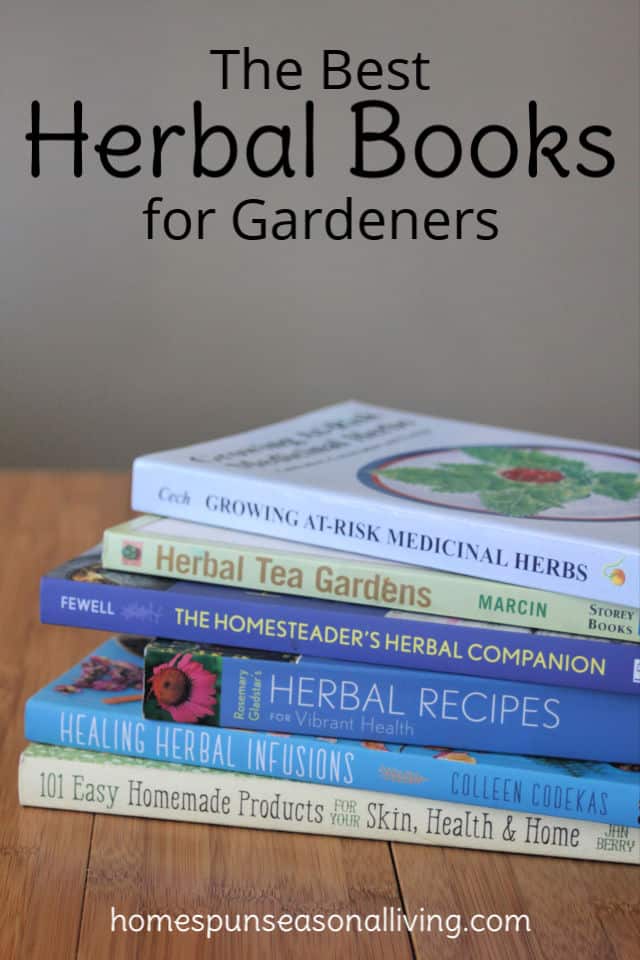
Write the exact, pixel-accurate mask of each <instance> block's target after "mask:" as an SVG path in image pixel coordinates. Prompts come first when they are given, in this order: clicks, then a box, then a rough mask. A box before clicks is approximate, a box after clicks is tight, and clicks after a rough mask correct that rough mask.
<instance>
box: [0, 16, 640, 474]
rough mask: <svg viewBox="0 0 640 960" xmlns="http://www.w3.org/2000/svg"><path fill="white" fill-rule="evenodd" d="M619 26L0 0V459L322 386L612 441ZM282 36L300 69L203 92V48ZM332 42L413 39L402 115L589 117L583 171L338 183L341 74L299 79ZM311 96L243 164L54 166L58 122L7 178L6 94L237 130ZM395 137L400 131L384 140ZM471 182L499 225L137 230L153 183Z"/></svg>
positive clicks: (426, 189)
mask: <svg viewBox="0 0 640 960" xmlns="http://www.w3.org/2000/svg"><path fill="white" fill-rule="evenodd" d="M637 41H638V24H637V3H636V0H612V2H610V3H603V2H602V0H557V2H554V0H530V2H528V3H523V2H517V0H484V2H482V3H478V2H475V0H469V2H461V0H438V2H433V0H422V2H418V0H415V2H410V0H355V2H345V0H339V2H337V0H330V2H326V0H323V2H321V3H315V4H311V3H304V2H303V3H300V2H299V0H260V2H258V0H255V2H248V0H224V2H217V3H216V2H214V0H181V2H180V3H177V2H173V3H170V2H167V0H153V2H150V0H148V2H145V0H136V2H134V3H131V2H130V0H126V2H125V0H110V2H109V3H104V2H100V3H96V2H94V0H56V3H51V2H50V0H3V2H2V7H1V11H0V119H1V131H2V133H1V139H0V155H1V157H2V163H1V165H0V204H1V216H0V337H1V354H0V367H1V370H0V373H1V377H0V390H1V391H2V403H1V404H0V463H1V464H3V465H9V466H16V465H25V466H27V465H51V466H82V465H86V466H103V465H104V466H124V465H126V464H127V463H128V461H129V460H130V459H131V457H132V456H133V455H134V454H135V453H136V452H139V451H144V450H150V449H157V448H159V447H164V446H167V445H175V444H179V443H187V442H190V441H194V440H197V439H204V438H208V437H210V436H213V435H216V434H219V433H223V432H227V431H235V430H239V429H243V428H248V427H250V426H254V425H257V424H259V423H261V422H264V421H266V420H269V419H272V418H279V417H283V416H287V415H289V414H291V413H294V412H298V411H302V410H304V409H307V408H310V407H313V406H315V405H318V404H323V403H327V402H331V401H333V400H335V399H338V398H345V397H348V396H357V397H360V398H362V399H368V400H372V401H375V402H378V403H383V404H384V403H388V404H390V405H395V406H399V407H406V408H410V409H411V408H412V409H415V410H419V411H423V412H430V413H434V414H441V415H446V416H454V417H460V418H465V419H476V420H479V421H483V422H494V423H498V424H503V425H507V426H514V427H522V428H530V429H535V430H543V431H549V432H557V433H560V434H567V435H573V436H579V437H584V438H586V439H589V440H594V441H605V442H611V443H619V444H625V445H635V444H636V442H637V432H638V420H637V417H638V413H637V411H638V357H639V343H638V339H639V331H638V279H637V265H638V218H637V210H638V177H637V169H638V120H637V110H638V50H637ZM244 44H249V45H250V46H252V47H253V49H254V52H255V53H256V54H262V55H266V56H268V57H272V58H281V57H285V56H296V57H298V58H299V59H301V60H302V62H303V65H304V66H305V68H306V71H307V72H306V74H305V86H304V90H303V91H302V92H301V93H280V94H273V95H268V96H265V95H264V94H263V95H261V94H259V93H255V94H253V95H249V94H246V93H237V92H227V93H224V94H222V93H218V92H217V91H216V81H217V72H216V67H215V64H214V63H213V62H212V60H211V58H210V57H209V56H208V53H207V51H208V49H209V48H210V47H214V46H217V47H223V46H241V45H244ZM336 46H337V47H344V48H346V49H349V50H350V51H351V52H352V53H353V54H354V56H356V57H365V56H370V55H375V56H379V57H383V58H390V57H393V56H409V57H412V56H414V55H415V54H416V52H417V51H418V50H420V51H421V52H423V53H424V54H425V55H426V56H428V57H430V58H431V61H432V64H431V67H430V73H429V77H430V81H431V84H432V90H431V91H429V92H428V93H415V92H413V93H412V92H403V93H398V94H395V95H391V94H388V93H386V92H383V93H381V94H380V96H381V97H383V99H390V100H391V99H392V100H393V101H394V102H395V103H396V104H397V105H398V106H399V107H400V109H401V111H402V129H403V130H406V132H407V136H408V134H409V133H410V132H411V131H414V132H417V131H419V130H420V129H422V127H423V126H425V125H427V124H429V123H434V122H443V121H444V122H448V123H450V124H451V125H452V126H453V127H455V128H456V129H458V130H460V131H461V132H462V133H463V134H464V135H465V138H466V140H467V141H468V140H469V138H470V136H471V135H472V134H473V133H474V132H475V131H476V130H477V129H478V127H479V126H481V125H483V124H485V123H489V122H496V123H506V124H508V125H509V126H511V127H512V128H513V129H514V130H515V131H516V132H517V134H518V136H519V137H521V138H522V139H523V140H524V142H526V130H527V103H528V100H529V99H531V98H535V99H537V100H538V101H539V103H540V104H541V110H542V120H543V122H554V121H556V122H561V123H564V124H565V125H566V126H567V127H568V129H569V132H570V137H571V142H572V144H573V146H572V147H571V149H570V150H569V151H568V157H569V158H570V159H571V160H572V161H573V163H574V164H575V161H576V160H577V159H579V151H578V150H577V146H576V140H577V133H578V131H579V130H580V129H581V128H582V127H584V126H585V125H588V124H590V123H605V124H608V125H609V126H611V127H612V128H613V131H614V140H613V148H614V152H615V155H616V160H617V165H616V169H615V171H614V172H613V174H612V175H611V176H609V177H607V178H605V179H603V180H593V181H590V180H585V179H584V178H581V177H578V176H575V175H572V176H571V177H569V178H568V179H567V180H561V179H559V178H558V177H556V176H554V175H552V174H551V173H550V172H548V171H546V172H544V173H543V174H542V175H541V176H540V177H539V178H538V179H536V180H530V179H529V178H528V177H527V176H526V175H525V171H524V169H523V164H522V163H519V164H518V167H517V169H516V171H514V173H512V174H511V175H510V176H508V177H507V178H506V179H505V180H503V181H489V180H484V179H483V178H482V177H480V176H478V175H477V174H475V173H474V172H473V171H472V170H471V168H470V167H469V166H468V165H466V166H465V169H464V170H463V171H462V172H459V173H458V174H456V175H455V176H453V177H451V178H449V179H447V180H441V181H438V180H429V179H427V178H425V177H424V176H423V175H422V174H420V173H419V172H417V171H416V170H415V167H414V166H413V165H411V166H410V167H409V168H408V169H406V171H405V172H403V173H402V174H400V175H398V176H396V177H393V178H391V179H389V180H382V181H370V182H364V181H358V180H356V179H354V178H353V177H351V176H349V175H348V173H347V171H348V167H349V166H350V163H351V153H352V150H351V142H350V131H351V114H350V112H349V106H350V104H351V103H352V102H353V101H355V100H357V99H360V98H362V97H364V96H376V94H363V93H362V92H360V91H357V90H355V89H352V90H347V91H345V92H343V93H335V92H334V93H332V94H319V88H318V82H317V75H316V72H315V70H314V67H315V66H316V65H317V62H318V54H319V51H320V50H321V49H322V48H323V47H336ZM306 96H311V97H313V98H315V99H316V101H317V109H318V124H319V137H320V138H321V143H320V145H319V148H318V158H319V159H318V173H317V175H316V177H315V179H314V180H313V181H307V180H305V179H304V178H302V177H296V178H295V179H293V180H289V181H285V180H284V179H283V178H276V179H273V180H257V179H256V178H254V177H252V176H251V175H249V174H248V173H247V172H246V170H236V171H234V172H233V173H232V174H230V175H229V176H227V177H225V178H224V179H221V180H207V179H202V180H199V181H196V180H194V179H193V178H192V176H191V171H190V159H189V150H188V147H187V146H186V145H181V144H180V143H178V142H176V143H175V145H173V146H172V147H171V149H168V152H167V166H166V173H165V176H164V177H163V179H162V181H160V182H158V181H154V180H153V178H152V176H151V174H150V172H149V165H150V160H149V153H148V152H147V150H146V149H143V151H142V157H143V165H145V163H146V169H145V171H144V172H143V173H142V174H141V175H140V176H138V177H136V178H133V179H131V180H113V179H111V178H110V177H108V176H107V175H106V174H105V173H104V172H102V171H101V170H100V169H99V167H98V164H97V156H96V154H95V151H93V149H92V146H89V148H88V149H87V151H86V171H87V172H86V174H85V176H84V177H83V178H82V179H81V180H77V181H74V178H73V176H72V170H71V164H70V151H69V148H68V146H66V145H60V144H56V145H51V144H45V145H44V146H43V175H42V176H41V178H40V179H39V180H33V179H31V177H30V176H29V175H28V165H29V149H28V145H27V144H26V142H25V140H24V135H25V132H26V130H27V127H28V125H29V104H30V102H31V100H32V99H39V100H40V101H41V102H42V109H43V126H45V125H47V126H49V127H53V126H54V125H58V126H68V125H69V123H70V119H71V105H72V101H73V99H74V98H76V97H77V98H80V99H82V100H83V102H84V104H85V127H86V129H87V131H88V132H89V133H90V136H91V140H90V144H93V143H95V141H96V139H98V138H99V137H100V136H101V135H102V133H103V132H104V131H105V130H106V129H107V128H108V127H109V126H111V125H112V124H115V123H126V122H129V123H133V124H135V125H137V126H139V127H140V128H143V130H144V131H145V132H146V140H147V143H148V139H149V137H148V131H149V128H150V127H151V125H152V124H153V123H155V122H158V123H161V124H165V123H169V122H174V123H185V125H188V123H189V120H190V110H191V102H192V101H193V100H194V99H196V98H202V99H203V100H204V101H205V103H206V113H207V117H208V118H209V122H216V121H217V122H226V123H228V124H229V125H230V126H232V127H234V128H235V129H237V130H238V131H239V132H243V133H244V134H245V136H246V134H247V132H248V131H250V130H251V129H252V127H253V126H255V125H256V124H257V123H259V122H265V121H270V122H273V123H283V122H292V123H293V122H295V118H296V116H298V115H299V113H300V110H301V105H302V103H303V101H304V99H305V97H306ZM408 142H409V141H408ZM348 193H350V194H352V195H353V197H354V202H355V204H356V206H358V207H360V206H362V207H365V206H372V205H374V206H378V207H380V208H382V209H386V208H389V207H393V206H396V207H400V206H406V205H411V206H413V207H415V208H417V209H421V208H424V209H429V208H431V207H442V208H445V209H455V208H456V207H467V206H469V207H494V206H495V207H497V208H499V210H500V216H499V226H500V235H499V237H498V238H497V239H495V240H492V241H480V240H476V239H463V240H457V241H456V240H450V241H437V240H428V239H422V240H415V241H413V240H396V241H391V240H384V241H378V242H374V241H366V240H363V239H357V240H353V241H352V242H348V241H343V242H338V241H331V240H327V239H322V238H318V239H311V240H300V241H298V242H296V243H292V242H290V243H284V242H278V241H275V240H272V239H270V240H266V241H262V242H250V241H242V240H240V239H238V238H234V237H233V236H232V235H231V231H230V230H229V229H222V228H220V227H218V229H217V230H213V231H212V234H211V236H210V237H209V239H207V240H205V241H198V240H195V239H194V240H191V239H189V240H184V241H182V242H172V241H170V240H163V239H161V240H156V241H153V242H150V241H148V240H146V239H145V238H144V222H143V219H142V216H141V214H140V212H139V211H140V210H141V209H142V207H143V206H144V205H145V203H146V200H147V198H148V197H149V196H150V195H152V194H161V195H163V196H164V197H165V198H166V199H167V200H168V201H170V204H171V206H182V207H191V208H195V207H198V206H200V207H210V206H214V207H217V208H218V210H219V211H221V214H220V216H221V217H222V218H226V219H228V217H229V214H230V210H231V208H232V206H233V203H234V202H235V201H236V200H240V199H242V198H244V197H247V196H259V197H262V198H264V199H265V200H266V201H267V204H268V206H269V207H270V208H272V209H273V208H274V207H278V206H296V207H304V206H327V207H331V206H334V205H336V204H340V203H341V201H343V199H344V197H345V195H346V194H348Z"/></svg>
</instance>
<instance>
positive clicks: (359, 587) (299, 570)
mask: <svg viewBox="0 0 640 960" xmlns="http://www.w3.org/2000/svg"><path fill="white" fill-rule="evenodd" d="M132 546H133V548H134V549H135V550H136V552H137V555H136V557H135V561H134V562H132V560H131V559H130V558H129V556H128V550H129V549H131V547H132ZM102 560H103V564H104V566H105V567H107V568H109V569H112V570H123V571H125V572H126V571H128V572H131V571H132V570H133V571H137V572H139V573H147V574H153V575H155V576H161V577H172V578H175V579H176V580H189V581H197V582H200V583H208V584H220V585H222V586H236V587H244V588H245V589H250V590H260V591H265V592H274V593H285V594H289V595H292V596H296V595H297V596H302V597H313V598H317V599H320V600H327V601H329V600H337V601H341V602H345V603H354V602H355V603H359V604H365V605H367V604H368V605H371V606H378V607H383V608H385V609H388V608H389V607H393V608H395V609H398V610H405V611H407V612H412V613H427V612H428V613H430V614H435V615H437V616H449V617H460V618H463V619H468V620H483V621H488V622H493V623H499V624H507V625H510V626H519V627H525V628H531V629H542V630H545V629H546V630H552V631H560V632H564V633H571V634H576V635H578V636H585V637H586V636H592V637H600V638H606V639H617V640H627V641H636V642H639V641H640V613H639V611H638V610H637V609H631V608H628V607H622V606H619V605H614V604H604V603H600V602H595V601H591V600H589V601H587V600H583V599H580V598H578V597H565V596H562V594H558V593H552V592H550V591H548V590H539V589H531V588H527V587H514V586H509V585H501V586H500V588H496V585H495V584H494V583H492V582H491V581H488V580H479V579H477V578H475V577H461V576H459V575H457V574H447V573H443V572H438V571H433V570H425V569H424V568H421V567H416V566H407V565H406V564H403V565H401V566H400V565H398V564H396V563H380V564H375V565H373V564H372V563H371V560H368V561H366V560H364V561H361V560H360V559H359V558H358V557H356V556H351V555H349V554H343V555H342V556H340V555H332V556H324V557H322V556H312V555H308V554H301V553H293V552H291V551H289V550H287V549H286V546H285V545H284V544H283V546H282V547H281V548H279V549H278V548H275V549H274V548H273V545H270V546H269V548H264V549H259V548H250V547H246V546H230V545H228V544H224V545H223V544H220V543H216V542H215V540H212V541H211V542H210V543H206V544H203V543H202V542H188V541H187V540H185V539H183V538H172V537H163V536H159V535H158V534H155V533H154V534H148V533H145V529H144V526H141V527H140V529H139V530H135V533H134V532H133V531H130V532H125V531H121V530H120V529H118V528H115V529H112V530H106V531H105V534H104V541H103V553H102Z"/></svg>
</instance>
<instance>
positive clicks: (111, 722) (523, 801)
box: [25, 687, 640, 826]
mask: <svg viewBox="0 0 640 960" xmlns="http://www.w3.org/2000/svg"><path fill="white" fill-rule="evenodd" d="M78 700H80V701H81V702H78ZM87 700H89V701H90V702H89V703H87V702H86V701H87ZM25 735H26V737H27V738H28V739H29V740H32V741H35V742H39V743H49V744H55V745H58V746H65V747H66V746H69V747H78V748H82V749H88V750H95V751H98V752H103V753H115V754H120V755H122V756H131V757H146V758H149V759H152V760H162V761H168V762H172V763H186V764H191V765H194V766H200V767H207V768H211V769H216V770H235V771H236V772H239V773H252V774H258V775H264V776H270V777H277V778H280V779H284V780H302V781H306V782H309V783H324V784H331V785H336V786H343V787H354V788H359V789H362V790H376V791H380V792H382V793H387V794H389V793H390V794H402V795H407V796H414V797H423V798H428V799H430V800H436V801H437V800H451V801H453V802H459V803H463V804H464V803H477V804H484V805H486V806H491V807H497V808H500V809H507V810H520V811H524V812H528V813H534V814H535V813H540V814H542V813H546V814H555V815H556V816H563V817H570V818H572V819H584V820H593V821H596V822H599V823H616V824H621V825H625V826H638V824H639V822H640V821H639V818H638V815H639V811H640V806H639V805H640V789H639V785H638V782H637V778H634V777H633V775H632V774H629V773H625V772H623V771H620V770H618V769H616V768H614V767H610V766H603V765H599V764H598V765H590V764H573V765H572V764H560V763H554V762H553V761H548V760H540V759H538V760H536V759H528V758H523V757H514V758H512V757H493V756H491V755H490V754H487V755H482V754H477V753H476V754H469V753H464V754H460V753H457V754H455V755H453V754H451V751H446V750H442V751H437V750H423V749H419V748H399V747H394V746H393V745H387V746H385V745H383V744H363V743H358V742H355V741H341V740H335V741H333V740H326V739H316V738H314V737H296V736H292V737H289V736H287V737H282V736H278V735H274V734H268V733H255V732H253V731H246V730H227V729H222V728H216V727H200V726H193V725H190V726H188V725H184V724H177V723H176V724H173V723H163V722H159V721H153V720H145V719H143V717H142V716H141V714H140V710H139V705H136V704H131V703H127V704H119V705H117V706H105V705H103V704H100V703H99V700H98V699H97V695H96V694H95V693H94V692H93V691H82V692H80V693H79V694H78V695H77V699H75V700H74V698H73V696H71V697H65V695H64V694H62V695H58V697H57V700H56V699H55V694H54V693H52V692H51V687H50V688H48V689H45V691H43V692H42V693H41V694H36V696H34V697H32V698H31V699H30V700H29V701H28V702H27V704H26V709H25Z"/></svg>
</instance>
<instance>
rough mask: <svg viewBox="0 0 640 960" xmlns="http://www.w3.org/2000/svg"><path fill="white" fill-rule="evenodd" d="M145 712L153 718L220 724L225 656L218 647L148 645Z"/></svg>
mask: <svg viewBox="0 0 640 960" xmlns="http://www.w3.org/2000/svg"><path fill="white" fill-rule="evenodd" d="M144 672H145V696H144V715H145V717H147V718H148V719H150V720H169V721H174V722H175V723H199V724H204V725H205V726H217V725H218V711H219V704H220V679H221V674H222V657H221V656H220V655H219V654H218V652H217V651H215V650H202V649H199V648H197V647H193V648H191V649H190V648H186V649H185V645H184V644H183V645H179V644H171V643H166V644H161V643H157V644H153V643H151V644H149V645H148V646H147V648H146V650H145V657H144Z"/></svg>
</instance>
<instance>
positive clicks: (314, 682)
mask: <svg viewBox="0 0 640 960" xmlns="http://www.w3.org/2000/svg"><path fill="white" fill-rule="evenodd" d="M221 661H222V697H221V702H220V704H219V722H220V724H221V725H222V726H229V727H243V728H245V729H254V730H275V731H278V732H280V733H296V734H302V735H310V736H330V737H331V736H337V737H345V738H347V739H354V740H383V741H386V742H388V743H402V744H415V745H416V746H426V745H427V744H433V743H446V744H447V745H449V746H451V747H459V748H464V749H467V750H488V751H491V752H495V753H520V754H529V755H533V756H544V757H569V758H571V757H573V758H576V759H580V760H599V761H604V762H611V763H613V762H619V763H640V737H639V736H638V731H639V730H640V700H639V699H638V698H637V697H633V696H623V695H620V694H607V693H599V694H593V693H591V692H590V691H582V690H574V689H570V688H561V687H550V686H543V685H540V684H519V683H510V682H508V681H503V680H488V679H485V678H480V677H476V678H473V677H467V676H456V677H448V676H444V675H442V674H438V673H431V672H424V671H418V670H397V669H394V668H389V669H385V670H384V671H381V670H380V669H379V668H378V667H375V666H370V665H367V664H355V663H343V664H337V663H335V662H331V661H328V660H306V659H304V658H303V659H302V660H301V661H299V662H282V661H277V660H275V661H274V660H259V659H245V658H234V657H231V656H229V657H222V658H221Z"/></svg>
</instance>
